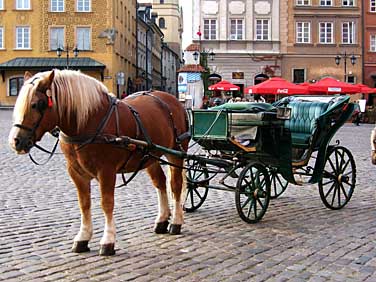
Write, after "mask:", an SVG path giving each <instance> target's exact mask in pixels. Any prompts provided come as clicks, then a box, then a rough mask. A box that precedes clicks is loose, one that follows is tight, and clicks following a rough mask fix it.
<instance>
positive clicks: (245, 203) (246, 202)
mask: <svg viewBox="0 0 376 282" xmlns="http://www.w3.org/2000/svg"><path fill="white" fill-rule="evenodd" d="M250 200H252V198H250V197H247V200H246V201H245V202H244V204H243V205H242V209H244V208H245V206H246V205H248V203H249V201H250Z"/></svg>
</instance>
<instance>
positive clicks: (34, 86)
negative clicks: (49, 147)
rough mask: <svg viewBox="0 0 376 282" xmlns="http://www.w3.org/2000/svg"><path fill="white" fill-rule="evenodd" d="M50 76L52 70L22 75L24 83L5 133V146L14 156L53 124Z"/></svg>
mask: <svg viewBox="0 0 376 282" xmlns="http://www.w3.org/2000/svg"><path fill="white" fill-rule="evenodd" d="M54 75H55V73H54V71H51V72H44V73H39V74H36V75H35V76H32V75H31V74H30V73H29V72H26V73H25V77H24V81H25V82H24V85H23V86H22V88H21V90H20V93H19V95H18V98H17V101H16V105H15V107H14V112H13V122H14V124H13V127H12V130H11V131H10V134H9V144H10V146H11V147H12V149H14V150H15V151H16V152H17V153H18V154H25V153H28V152H29V151H30V149H31V148H32V147H33V146H34V144H35V142H37V141H39V140H40V139H41V138H42V136H43V135H44V133H46V132H47V131H50V130H52V129H53V128H54V127H55V126H56V124H57V115H56V111H55V110H54V107H53V103H52V97H51V96H52V94H51V84H52V82H53V79H54Z"/></svg>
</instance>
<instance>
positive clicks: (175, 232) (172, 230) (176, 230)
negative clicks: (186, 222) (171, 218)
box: [170, 224, 181, 235]
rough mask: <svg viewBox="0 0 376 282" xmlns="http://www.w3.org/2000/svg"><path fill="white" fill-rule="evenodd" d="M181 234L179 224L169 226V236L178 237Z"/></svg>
mask: <svg viewBox="0 0 376 282" xmlns="http://www.w3.org/2000/svg"><path fill="white" fill-rule="evenodd" d="M180 233H181V224H171V225H170V234H171V235H179V234H180Z"/></svg>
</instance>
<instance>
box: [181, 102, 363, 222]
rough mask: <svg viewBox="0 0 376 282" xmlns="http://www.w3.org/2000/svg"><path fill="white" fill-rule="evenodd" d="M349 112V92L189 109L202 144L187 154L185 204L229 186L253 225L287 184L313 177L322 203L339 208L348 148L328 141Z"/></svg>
mask: <svg viewBox="0 0 376 282" xmlns="http://www.w3.org/2000/svg"><path fill="white" fill-rule="evenodd" d="M353 110H354V105H353V104H352V103H349V97H348V96H307V95H305V96H291V97H286V98H284V99H282V100H280V101H278V102H277V103H275V104H274V106H271V105H270V104H262V103H261V104H260V103H243V104H228V105H222V106H219V107H214V108H212V109H211V110H193V111H192V115H191V116H192V126H191V132H192V138H193V140H194V141H195V142H197V143H198V144H199V145H200V146H201V147H202V148H203V149H204V150H203V151H201V152H202V154H201V155H195V157H194V158H190V157H188V161H187V163H188V173H187V179H188V194H187V199H186V202H185V210H186V211H188V212H192V211H194V210H196V209H197V208H199V207H200V206H201V205H202V204H203V202H204V201H205V199H206V197H207V195H208V190H209V189H221V190H230V191H235V202H236V208H237V211H238V213H239V216H240V217H241V218H242V219H243V220H244V221H246V222H248V223H255V222H257V221H259V220H260V219H261V218H262V217H263V216H264V214H265V212H266V210H267V208H268V204H269V200H270V199H273V198H277V197H278V196H280V195H281V194H282V193H283V192H284V191H285V190H286V188H287V186H288V184H289V183H291V184H296V185H303V184H304V183H310V184H313V183H318V187H319V193H320V197H321V200H322V202H323V203H324V205H325V206H326V207H328V208H330V209H340V208H342V207H344V206H345V205H346V204H347V203H348V201H349V200H350V198H351V196H352V193H353V190H354V187H355V182H356V167H355V162H354V159H353V156H352V154H351V152H350V151H349V150H348V149H346V148H345V147H342V146H339V142H337V143H336V144H332V145H331V144H330V141H331V139H332V137H333V136H334V134H335V133H336V131H337V130H338V129H339V128H340V127H341V126H342V125H343V124H344V123H345V122H346V120H348V119H349V118H350V117H351V114H352V112H353ZM313 161H314V162H313ZM234 179H235V180H236V181H234ZM213 183H214V184H213Z"/></svg>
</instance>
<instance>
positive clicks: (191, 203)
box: [184, 160, 210, 212]
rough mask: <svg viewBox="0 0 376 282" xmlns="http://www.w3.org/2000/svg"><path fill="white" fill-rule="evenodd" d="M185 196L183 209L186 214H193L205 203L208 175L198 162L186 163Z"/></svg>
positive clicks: (203, 166) (206, 170) (190, 161)
mask: <svg viewBox="0 0 376 282" xmlns="http://www.w3.org/2000/svg"><path fill="white" fill-rule="evenodd" d="M187 165H188V170H187V174H186V175H187V196H186V198H185V202H184V209H185V211H187V212H193V211H195V210H196V209H198V208H199V207H200V206H201V205H202V204H203V203H204V201H205V199H206V197H207V195H208V191H209V189H208V188H207V187H206V185H209V180H210V178H209V173H208V169H207V168H206V166H205V165H204V164H201V163H199V162H198V161H192V160H189V161H187Z"/></svg>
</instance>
